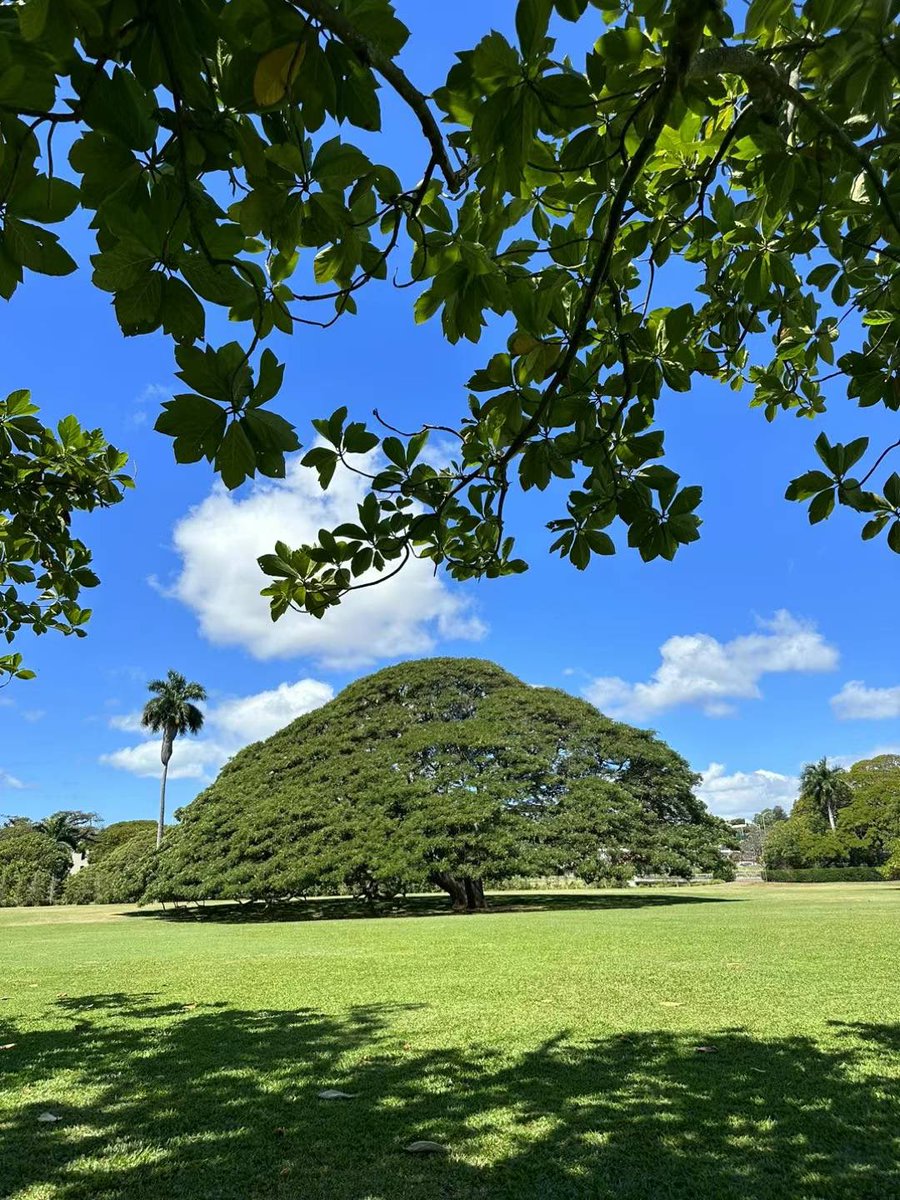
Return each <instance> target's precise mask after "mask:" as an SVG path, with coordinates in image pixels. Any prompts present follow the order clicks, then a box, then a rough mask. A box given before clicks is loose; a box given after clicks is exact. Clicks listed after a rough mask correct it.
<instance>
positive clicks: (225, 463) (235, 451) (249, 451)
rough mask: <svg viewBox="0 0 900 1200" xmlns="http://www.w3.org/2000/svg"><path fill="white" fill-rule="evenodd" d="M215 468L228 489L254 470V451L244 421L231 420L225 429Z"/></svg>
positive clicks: (239, 482)
mask: <svg viewBox="0 0 900 1200" xmlns="http://www.w3.org/2000/svg"><path fill="white" fill-rule="evenodd" d="M215 468H216V470H217V471H218V472H219V474H220V475H221V477H222V482H223V483H224V484H225V486H226V487H227V488H228V489H229V491H230V490H232V489H233V488H236V487H240V485H241V484H242V483H243V482H244V480H245V479H246V478H247V477H248V476H250V475H252V474H253V473H254V472H255V470H256V452H255V451H254V449H253V445H252V443H251V441H250V439H249V438H248V437H247V434H246V432H245V429H244V422H243V421H242V420H240V421H232V422H231V424H230V425H229V426H228V428H227V429H226V430H225V436H224V437H223V438H222V441H221V444H220V445H219V450H218V453H217V454H216V457H215Z"/></svg>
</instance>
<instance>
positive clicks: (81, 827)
mask: <svg viewBox="0 0 900 1200" xmlns="http://www.w3.org/2000/svg"><path fill="white" fill-rule="evenodd" d="M99 820H100V817H99V815H98V814H97V813H92V812H82V811H81V810H80V809H69V808H67V809H62V810H61V811H59V812H55V813H51V814H50V816H49V817H44V818H43V820H41V821H38V822H37V823H36V825H35V828H36V829H38V830H39V831H40V832H41V833H45V834H46V835H47V837H49V838H52V839H53V841H55V842H57V843H58V844H59V845H60V846H68V847H69V848H70V849H71V850H77V851H79V852H83V851H84V850H86V849H87V847H88V846H90V845H92V844H93V841H94V839H95V838H96V836H97V822H98V821H99Z"/></svg>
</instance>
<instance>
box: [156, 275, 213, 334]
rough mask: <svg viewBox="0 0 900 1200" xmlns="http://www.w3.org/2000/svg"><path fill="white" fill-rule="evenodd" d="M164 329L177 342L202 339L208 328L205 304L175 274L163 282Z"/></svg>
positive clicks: (161, 313) (162, 307) (162, 316)
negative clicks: (204, 309)
mask: <svg viewBox="0 0 900 1200" xmlns="http://www.w3.org/2000/svg"><path fill="white" fill-rule="evenodd" d="M160 316H161V319H162V327H163V330H164V331H165V332H166V333H167V334H169V336H170V337H172V338H174V339H175V341H176V342H197V341H200V340H201V338H202V337H203V335H204V332H205V330H206V314H205V312H204V311H203V305H202V304H201V303H200V301H199V300H198V299H197V297H196V296H195V295H194V293H193V292H192V291H191V289H190V288H189V287H188V286H187V284H186V283H183V282H182V281H181V280H180V279H176V278H175V276H174V275H170V276H168V277H167V278H166V280H165V283H164V284H163V292H162V305H161V310H160Z"/></svg>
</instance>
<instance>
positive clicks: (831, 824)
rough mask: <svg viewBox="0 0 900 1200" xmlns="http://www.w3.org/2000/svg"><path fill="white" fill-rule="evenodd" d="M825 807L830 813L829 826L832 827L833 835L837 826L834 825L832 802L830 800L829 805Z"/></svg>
mask: <svg viewBox="0 0 900 1200" xmlns="http://www.w3.org/2000/svg"><path fill="white" fill-rule="evenodd" d="M825 807H826V810H827V812H828V824H829V825H830V826H831V832H832V833H834V829H835V824H834V809H833V807H832V805H831V801H830V800H829V802H828V804H827V805H826V806H825Z"/></svg>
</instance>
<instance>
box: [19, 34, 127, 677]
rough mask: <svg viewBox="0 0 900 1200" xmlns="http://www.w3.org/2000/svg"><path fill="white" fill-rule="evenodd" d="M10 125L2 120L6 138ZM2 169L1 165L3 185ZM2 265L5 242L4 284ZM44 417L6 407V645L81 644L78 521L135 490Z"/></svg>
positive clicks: (119, 463) (110, 460)
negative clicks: (25, 635)
mask: <svg viewBox="0 0 900 1200" xmlns="http://www.w3.org/2000/svg"><path fill="white" fill-rule="evenodd" d="M0 16H2V14H0ZM0 50H2V35H0ZM0 58H2V54H0ZM0 87H2V79H0ZM6 120H8V118H5V117H4V116H3V115H2V112H0V132H2V130H3V128H4V122H5V121H6ZM0 144H2V142H0ZM6 150H7V154H9V153H11V150H10V148H9V147H7V148H6ZM5 170H6V167H5V166H4V165H3V163H2V162H0V179H2V177H3V174H4V171H5ZM63 186H64V185H63ZM0 187H2V185H0ZM2 257H3V251H2V235H0V279H2V270H3V269H2ZM0 292H2V285H0ZM37 413H38V409H37V408H36V407H35V405H34V404H32V403H31V398H30V395H29V393H28V392H26V391H17V392H12V393H10V395H9V396H7V397H6V399H5V400H0V637H2V638H3V639H4V640H5V641H7V642H11V641H12V640H13V638H14V637H15V635H16V634H17V633H18V632H19V631H20V630H21V629H23V628H30V629H31V631H32V632H33V633H37V634H41V633H46V632H47V631H48V630H51V629H53V630H56V631H57V632H59V633H62V634H66V635H69V634H74V635H75V636H76V637H84V634H85V629H84V626H85V624H86V623H87V621H88V619H89V618H90V615H91V611H90V609H88V608H82V607H81V604H80V595H81V589H82V588H92V587H94V586H95V585H96V584H97V582H98V580H97V576H96V575H95V574H94V572H93V570H92V569H91V555H90V551H89V550H88V548H87V546H85V544H84V543H83V542H82V541H81V540H80V539H79V538H77V537H75V536H73V533H72V530H71V518H72V513H73V512H92V511H93V510H94V509H97V508H107V507H109V506H110V505H112V504H117V503H118V502H119V501H120V500H121V499H122V496H123V494H124V491H125V489H126V488H129V487H131V480H130V479H129V478H128V477H127V476H126V475H124V474H123V468H124V467H125V464H126V462H127V458H128V456H127V455H125V454H122V453H120V452H119V451H118V450H117V449H116V448H115V446H110V445H109V444H108V443H107V441H106V439H105V438H104V437H103V434H102V433H101V431H100V430H99V429H82V427H81V426H80V425H79V424H78V422H77V421H76V420H75V418H74V417H71V416H69V417H66V418H65V419H64V420H62V421H60V422H59V424H58V425H57V427H56V429H55V430H54V429H50V428H49V427H48V426H45V425H43V424H42V423H41V421H40V420H39V419H38V416H37ZM4 676H6V677H7V682H8V677H15V678H18V679H30V678H32V676H33V672H31V671H29V670H27V669H26V668H24V667H23V666H22V656H21V654H8V655H0V683H2V682H3V679H4Z"/></svg>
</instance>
